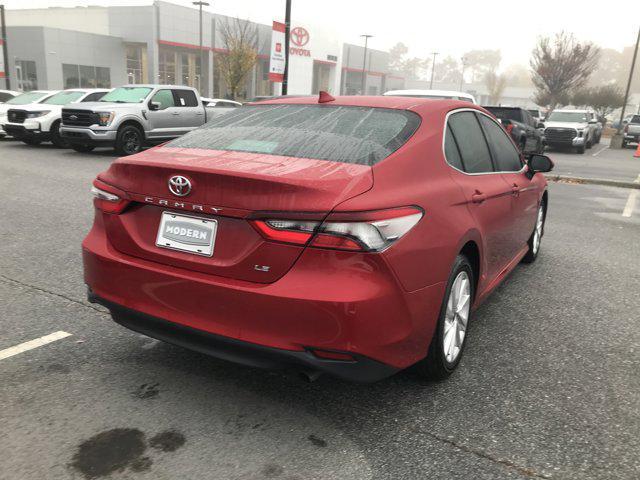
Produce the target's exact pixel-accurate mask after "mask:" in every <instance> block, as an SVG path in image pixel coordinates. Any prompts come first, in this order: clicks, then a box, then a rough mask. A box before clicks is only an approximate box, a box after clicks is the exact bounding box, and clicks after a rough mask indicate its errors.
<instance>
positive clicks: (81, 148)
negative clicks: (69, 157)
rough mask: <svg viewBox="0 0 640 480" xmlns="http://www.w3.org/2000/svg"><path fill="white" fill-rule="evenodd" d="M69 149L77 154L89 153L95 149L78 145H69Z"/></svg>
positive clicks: (90, 146)
mask: <svg viewBox="0 0 640 480" xmlns="http://www.w3.org/2000/svg"><path fill="white" fill-rule="evenodd" d="M71 148H72V149H74V150H75V151H76V152H79V153H89V152H90V151H92V150H93V149H94V148H96V147H94V146H93V145H81V144H79V143H74V144H72V145H71Z"/></svg>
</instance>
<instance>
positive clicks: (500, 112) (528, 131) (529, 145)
mask: <svg viewBox="0 0 640 480" xmlns="http://www.w3.org/2000/svg"><path fill="white" fill-rule="evenodd" d="M483 108H485V109H486V110H488V111H490V112H491V113H492V114H493V115H495V117H496V118H497V119H498V120H500V123H502V126H503V127H504V129H505V130H506V131H507V132H508V133H509V135H511V138H513V141H514V142H516V145H518V147H519V148H520V150H521V151H522V152H523V153H542V152H543V151H544V142H545V139H544V135H543V133H542V129H541V128H539V126H540V122H538V121H536V120H535V119H534V118H533V117H532V116H531V114H530V113H529V112H528V111H527V110H525V109H524V108H520V107H494V106H485V107H483Z"/></svg>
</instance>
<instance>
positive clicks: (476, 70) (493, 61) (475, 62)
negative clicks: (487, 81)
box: [464, 50, 502, 82]
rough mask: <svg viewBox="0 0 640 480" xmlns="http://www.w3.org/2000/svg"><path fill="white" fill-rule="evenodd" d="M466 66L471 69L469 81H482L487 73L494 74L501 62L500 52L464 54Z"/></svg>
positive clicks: (485, 51) (477, 51)
mask: <svg viewBox="0 0 640 480" xmlns="http://www.w3.org/2000/svg"><path fill="white" fill-rule="evenodd" d="M464 58H465V60H466V64H467V66H469V68H470V69H471V81H472V82H477V81H478V80H480V81H481V80H482V79H484V77H485V75H486V74H487V73H489V72H495V71H496V70H497V69H498V67H499V66H500V62H501V61H502V54H501V53H500V50H471V51H469V52H467V53H465V54H464Z"/></svg>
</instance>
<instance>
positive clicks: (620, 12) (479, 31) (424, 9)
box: [3, 0, 640, 68]
mask: <svg viewBox="0 0 640 480" xmlns="http://www.w3.org/2000/svg"><path fill="white" fill-rule="evenodd" d="M169 1H170V2H171V3H175V4H179V5H191V1H190V0H169ZM209 1H210V3H211V4H212V6H210V7H207V10H209V11H211V12H214V13H221V14H225V15H230V16H238V17H240V18H248V19H250V20H253V21H257V22H261V23H267V24H268V23H271V21H272V20H283V17H284V5H285V1H284V0H209ZM3 3H4V4H5V6H6V7H7V8H8V9H12V8H44V7H49V6H65V7H67V6H77V5H85V6H86V5H141V4H142V5H146V4H150V3H151V0H90V1H85V2H82V1H80V0H26V1H25V0H5V1H4V2H3ZM613 5H614V3H613V2H610V3H607V2H602V1H596V0H587V1H585V0H583V1H581V2H576V1H567V0H533V1H530V2H525V1H522V2H506V1H504V0H501V1H498V0H448V1H443V0H439V1H427V0H423V1H419V0H395V1H382V0H293V9H292V23H293V24H294V26H295V24H296V23H305V24H307V25H324V26H331V28H332V29H334V30H335V31H336V32H339V35H340V37H341V38H342V40H343V41H345V42H348V43H356V44H359V43H361V39H360V37H359V35H360V34H363V33H367V34H371V35H374V38H372V39H370V40H369V45H370V46H371V47H372V48H377V49H382V50H388V49H389V48H390V47H391V46H393V45H394V44H395V43H397V42H399V41H402V42H404V43H405V44H406V45H408V46H409V54H408V55H409V56H417V57H422V58H427V57H428V56H429V54H430V52H433V51H437V52H439V53H440V54H441V55H443V56H446V55H452V56H454V57H456V58H459V57H460V56H462V54H463V53H464V52H466V51H468V50H472V49H500V50H501V52H502V59H503V60H502V65H501V66H502V68H504V67H506V66H508V65H510V64H513V63H519V64H522V65H528V62H529V57H530V53H531V50H532V49H533V47H534V45H535V42H536V38H537V37H538V36H540V35H551V34H554V33H556V32H559V31H561V30H565V31H568V32H572V33H574V34H575V35H576V36H577V37H578V38H579V39H581V40H590V41H593V42H595V43H596V44H598V45H599V46H601V47H605V48H614V49H616V50H621V49H622V48H623V47H625V46H630V45H633V44H634V43H635V39H636V36H637V32H638V28H639V27H640V16H639V15H638V12H639V11H640V8H639V7H640V2H638V0H625V1H622V2H619V3H618V4H617V5H618V6H617V7H615V8H613V7H612V6H613ZM578 9H579V10H580V12H578ZM549 12H554V15H551V14H550V13H549Z"/></svg>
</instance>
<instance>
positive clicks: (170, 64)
mask: <svg viewBox="0 0 640 480" xmlns="http://www.w3.org/2000/svg"><path fill="white" fill-rule="evenodd" d="M158 76H159V78H158V80H159V82H160V83H161V84H163V85H174V84H175V83H176V54H175V52H167V51H162V50H161V51H160V53H159V54H158Z"/></svg>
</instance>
